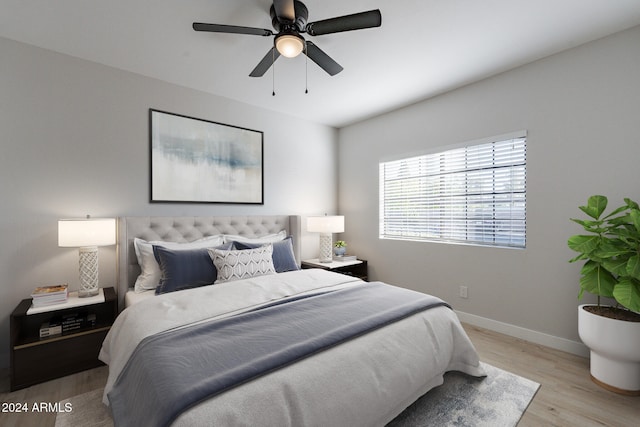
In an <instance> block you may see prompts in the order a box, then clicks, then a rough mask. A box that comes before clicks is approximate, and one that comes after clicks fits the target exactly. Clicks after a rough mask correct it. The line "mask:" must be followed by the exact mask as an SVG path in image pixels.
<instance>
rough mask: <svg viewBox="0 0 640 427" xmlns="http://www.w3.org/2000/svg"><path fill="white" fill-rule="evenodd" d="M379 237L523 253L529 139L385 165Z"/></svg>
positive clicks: (390, 162) (474, 147)
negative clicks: (500, 247)
mask: <svg viewBox="0 0 640 427" xmlns="http://www.w3.org/2000/svg"><path fill="white" fill-rule="evenodd" d="M520 135H521V136H520ZM380 238H384V239H409V240H428V241H444V242H452V243H470V244H479V245H491V246H506V247H518V248H524V247H525V243H526V134H524V133H522V134H518V136H517V137H510V138H509V139H504V140H499V141H492V142H484V143H480V144H475V145H470V146H466V147H462V148H456V149H452V150H448V151H444V152H441V153H434V154H426V155H421V156H417V157H411V158H405V159H400V160H393V161H388V162H382V163H380Z"/></svg>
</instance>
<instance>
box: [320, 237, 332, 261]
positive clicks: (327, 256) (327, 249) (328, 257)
mask: <svg viewBox="0 0 640 427" xmlns="http://www.w3.org/2000/svg"><path fill="white" fill-rule="evenodd" d="M332 247H333V235H332V234H331V233H321V234H320V255H319V257H318V259H319V261H320V262H324V263H329V262H332V261H333V251H332Z"/></svg>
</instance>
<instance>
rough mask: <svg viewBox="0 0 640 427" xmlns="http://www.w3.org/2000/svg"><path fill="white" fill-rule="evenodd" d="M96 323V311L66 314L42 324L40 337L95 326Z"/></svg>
mask: <svg viewBox="0 0 640 427" xmlns="http://www.w3.org/2000/svg"><path fill="white" fill-rule="evenodd" d="M95 325H96V315H95V313H89V314H87V313H70V314H64V315H62V316H56V317H54V318H53V319H51V320H50V321H48V322H45V323H43V324H42V325H40V338H46V337H50V336H54V335H60V334H66V333H68V332H73V331H76V330H79V329H83V328H90V327H94V326H95Z"/></svg>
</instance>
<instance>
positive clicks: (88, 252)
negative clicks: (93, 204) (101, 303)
mask: <svg viewBox="0 0 640 427" xmlns="http://www.w3.org/2000/svg"><path fill="white" fill-rule="evenodd" d="M115 244H116V220H115V218H90V217H89V215H87V217H86V218H79V219H61V220H59V221H58V246H59V247H62V248H79V250H78V252H79V255H80V260H79V268H80V289H79V290H78V296H79V297H81V298H84V297H90V296H94V295H97V294H98V246H110V245H115Z"/></svg>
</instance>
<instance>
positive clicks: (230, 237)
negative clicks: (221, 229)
mask: <svg viewBox="0 0 640 427" xmlns="http://www.w3.org/2000/svg"><path fill="white" fill-rule="evenodd" d="M286 238H287V232H286V231H284V230H282V231H281V232H279V233H275V234H267V235H266V236H262V237H247V236H240V235H237V234H225V235H224V243H227V242H243V243H275V242H279V241H281V240H284V239H286Z"/></svg>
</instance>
